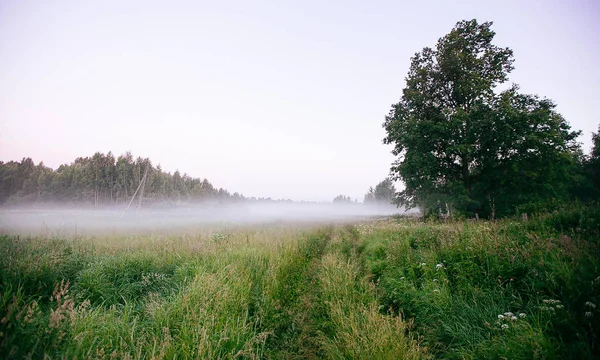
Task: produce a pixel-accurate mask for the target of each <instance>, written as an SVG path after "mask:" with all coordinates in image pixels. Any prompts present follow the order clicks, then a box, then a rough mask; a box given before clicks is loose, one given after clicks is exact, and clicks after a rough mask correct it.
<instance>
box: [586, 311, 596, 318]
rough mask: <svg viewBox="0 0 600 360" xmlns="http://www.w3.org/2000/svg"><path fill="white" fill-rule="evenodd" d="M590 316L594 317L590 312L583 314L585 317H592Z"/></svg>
mask: <svg viewBox="0 0 600 360" xmlns="http://www.w3.org/2000/svg"><path fill="white" fill-rule="evenodd" d="M592 316H594V314H592V312H591V311H586V312H585V317H592Z"/></svg>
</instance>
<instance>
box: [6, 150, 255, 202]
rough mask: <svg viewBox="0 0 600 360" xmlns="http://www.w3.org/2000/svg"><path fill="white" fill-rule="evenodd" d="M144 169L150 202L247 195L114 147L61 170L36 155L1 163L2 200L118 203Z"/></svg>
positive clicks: (127, 196)
mask: <svg viewBox="0 0 600 360" xmlns="http://www.w3.org/2000/svg"><path fill="white" fill-rule="evenodd" d="M146 172H147V174H146ZM145 174H146V181H144V182H143V183H144V189H143V196H140V197H139V198H143V201H144V203H147V204H152V203H175V202H179V201H198V200H203V201H213V202H222V201H238V200H243V199H245V198H244V196H243V195H241V194H238V193H233V194H230V193H229V192H228V191H227V190H225V189H223V188H216V187H214V186H213V185H212V184H211V183H210V182H209V181H208V180H207V179H200V178H193V177H190V176H188V175H186V174H183V175H181V174H180V172H179V171H175V172H174V173H173V174H171V173H169V172H164V171H163V170H162V169H161V167H160V165H158V166H156V167H155V166H153V165H152V162H151V161H150V159H148V158H141V157H138V158H136V159H134V157H133V155H132V154H131V153H129V152H128V153H126V154H124V155H121V156H119V157H117V158H115V156H114V155H113V154H112V153H110V152H109V153H108V154H102V153H100V152H97V153H95V154H94V155H93V156H91V157H79V158H77V159H75V161H73V162H72V163H71V164H70V165H68V164H64V165H61V166H60V167H58V169H56V170H53V169H51V168H49V167H47V166H45V165H44V163H43V162H40V163H39V164H38V165H36V164H35V163H34V162H33V160H32V159H31V158H25V159H23V160H22V161H9V162H7V163H4V162H0V204H8V205H11V204H32V203H49V202H53V203H57V202H61V203H72V204H83V205H93V206H99V205H111V204H116V205H119V204H123V203H127V202H129V201H130V200H131V198H132V197H133V195H134V194H135V192H136V190H138V187H140V185H141V184H142V179H143V178H144V175H145ZM138 191H142V189H139V190H138Z"/></svg>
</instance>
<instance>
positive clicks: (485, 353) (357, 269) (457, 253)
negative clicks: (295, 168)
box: [0, 209, 600, 359]
mask: <svg viewBox="0 0 600 360" xmlns="http://www.w3.org/2000/svg"><path fill="white" fill-rule="evenodd" d="M599 219H600V216H598V212H597V211H596V210H595V209H573V210H569V211H561V212H556V213H553V214H548V215H541V216H538V217H536V218H534V219H533V220H530V221H528V222H521V221H516V220H504V221H499V222H447V223H438V222H427V223H422V222H419V221H418V220H415V219H386V220H378V221H366V222H362V223H357V224H355V225H345V224H340V225H332V226H326V227H323V226H318V227H315V226H296V225H285V224H272V225H269V226H253V227H245V228H239V227H227V228H205V229H200V230H197V231H194V232H187V233H179V234H168V233H163V234H154V235H148V234H146V235H130V236H108V237H79V238H68V239H57V238H52V237H49V238H45V237H40V238H23V237H17V236H10V235H5V236H1V237H0V253H1V254H2V256H0V355H1V357H3V358H80V359H81V358H86V359H87V358H91V359H94V358H95V359H127V358H130V359H141V358H144V359H174V358H179V359H193V358H211V359H213V358H214V359H235V358H244V359H258V358H273V359H280V358H287V359H313V358H314V359H316V358H329V359H373V358H381V359H398V358H407V359H416V358H444V359H482V358H490V359H493V358H498V359H501V358H511V359H531V358H540V359H542V358H558V357H561V358H573V359H575V358H577V359H580V358H594V357H598V356H600V350H599V344H598V335H597V334H598V333H599V332H600V323H599V319H600V307H598V306H600V263H599V261H598V259H599V258H600V245H599V243H598V238H599V236H600V231H599V229H600V227H598V226H597V225H598V220H599Z"/></svg>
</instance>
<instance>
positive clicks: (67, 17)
mask: <svg viewBox="0 0 600 360" xmlns="http://www.w3.org/2000/svg"><path fill="white" fill-rule="evenodd" d="M472 18H477V19H478V20H479V21H489V20H491V21H494V27H493V28H494V30H496V32H497V36H496V41H495V42H496V44H498V45H500V46H508V47H511V48H512V49H513V50H514V54H515V58H516V62H515V66H516V69H515V71H514V72H513V74H512V76H511V81H512V82H516V83H518V84H520V85H521V90H522V91H523V92H527V93H536V94H540V95H543V96H547V97H548V98H550V99H553V100H554V101H556V102H557V103H558V110H559V111H560V112H561V113H562V114H563V115H564V116H565V117H566V119H567V120H568V121H569V122H570V123H571V125H572V126H573V128H575V129H580V130H583V136H582V138H581V139H580V140H581V141H582V142H583V143H584V147H585V149H586V150H588V149H589V146H590V136H591V132H592V131H596V130H597V128H598V124H599V123H600V115H598V108H597V106H598V101H599V99H600V70H598V67H599V66H600V49H599V46H598V44H599V43H600V39H599V31H600V2H599V1H595V0H588V1H481V0H477V1H438V2H432V1H412V2H408V1H398V0H396V1H306V0H303V1H295V2H289V1H272V2H265V1H210V2H208V1H156V2H155V1H146V0H144V1H124V0H120V1H107V0H102V1H99V0H96V1H83V0H72V1H51V0H48V1H41V0H40V1H27V0H19V1H16V0H15V1H10V0H0V160H4V161H7V160H20V159H21V158H23V157H31V158H33V160H34V161H35V162H39V161H41V160H43V161H44V163H45V164H46V165H48V166H51V167H54V168H56V167H57V166H58V165H60V164H61V163H65V162H71V161H72V160H74V159H75V158H76V157H78V156H89V155H92V154H93V153H94V152H96V151H102V152H108V151H112V152H113V153H114V154H115V155H119V154H122V153H124V152H125V151H128V150H129V151H131V152H132V153H133V155H134V156H143V157H150V158H151V159H152V160H153V162H154V163H155V164H157V163H160V164H161V165H162V167H163V169H165V170H167V171H174V170H176V169H179V170H180V171H181V172H182V173H183V172H186V173H188V174H189V175H191V176H194V177H202V178H208V179H209V181H211V182H212V183H213V184H214V185H215V186H219V187H224V188H226V189H228V190H230V191H231V192H234V191H238V192H242V193H243V194H245V195H246V196H258V197H261V196H264V197H267V196H270V197H274V198H292V199H295V200H331V199H332V198H333V197H334V196H335V195H338V194H346V195H350V196H351V197H353V198H358V199H359V200H362V197H363V195H364V193H365V192H366V191H367V189H368V187H369V186H371V185H375V184H376V183H377V182H378V181H380V180H382V179H383V178H384V177H385V176H386V175H387V173H388V169H389V166H390V164H391V162H392V161H393V159H394V158H393V156H392V155H391V154H390V147H388V146H384V145H382V138H383V137H384V135H385V134H384V130H383V129H382V128H381V124H382V122H383V120H384V116H385V115H386V114H387V113H388V111H389V109H390V106H391V104H392V103H395V102H397V101H398V99H399V98H400V95H401V90H402V88H403V87H404V77H405V76H406V74H407V72H408V66H409V58H410V57H411V56H412V55H413V54H414V53H415V52H417V51H420V50H421V49H422V48H423V47H424V46H433V45H435V42H436V41H437V39H438V38H439V37H441V36H443V35H445V34H446V33H448V32H449V31H450V30H451V28H452V26H453V25H454V24H455V23H456V22H457V21H459V20H462V19H472Z"/></svg>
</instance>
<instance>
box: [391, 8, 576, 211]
mask: <svg viewBox="0 0 600 360" xmlns="http://www.w3.org/2000/svg"><path fill="white" fill-rule="evenodd" d="M491 25H492V23H491V22H485V23H482V24H479V23H478V22H477V21H476V20H471V21H461V22H459V23H457V24H456V26H455V27H454V29H452V31H451V32H450V33H449V34H447V35H446V36H444V37H443V38H441V39H439V41H438V43H437V46H436V48H435V49H432V48H424V49H423V50H422V51H421V52H420V53H417V54H415V56H414V57H413V58H412V61H411V66H410V70H409V73H408V76H407V81H406V87H405V88H404V90H403V95H402V98H401V100H400V102H398V103H397V104H395V105H393V107H392V109H391V111H390V113H389V115H388V116H387V117H386V121H385V123H384V127H385V129H386V131H387V136H386V138H385V139H384V142H385V143H387V144H393V145H394V150H393V154H394V155H396V156H398V160H397V161H396V162H395V163H394V165H393V167H392V169H391V171H392V173H393V175H394V177H395V179H401V180H403V181H404V183H405V185H406V189H405V190H404V191H402V192H401V193H400V200H401V202H402V204H404V205H406V206H409V207H415V206H419V207H421V208H422V209H423V210H424V211H425V212H426V213H427V212H430V211H436V210H437V209H438V208H439V207H444V205H445V204H446V203H447V204H450V207H451V208H452V209H454V210H459V211H460V212H463V213H466V214H470V215H472V214H474V213H479V214H481V215H483V216H489V217H497V216H506V215H510V214H513V213H515V211H516V207H517V206H519V205H521V204H525V203H534V202H538V201H541V200H545V199H547V198H549V197H550V198H557V199H565V198H567V197H568V195H569V190H570V187H569V184H570V183H571V182H572V180H573V179H572V174H573V171H574V170H575V169H577V168H578V167H577V161H576V160H577V151H578V149H579V148H578V144H577V143H576V141H575V140H576V138H577V136H578V135H579V134H580V132H573V131H570V127H569V125H568V123H567V122H566V121H565V119H564V118H563V117H562V116H561V115H560V114H558V113H557V112H556V111H555V107H556V105H555V104H554V103H552V102H551V101H550V100H547V99H540V98H539V97H537V96H532V95H524V94H520V93H518V87H517V86H512V87H511V88H510V89H508V90H506V91H503V92H501V93H499V94H498V93H496V92H495V91H494V90H495V88H496V87H497V86H498V85H500V84H502V83H504V82H505V81H507V80H508V74H509V73H510V72H511V71H512V69H513V66H512V64H513V53H512V50H510V49H508V48H500V47H498V46H496V45H494V44H493V43H492V40H493V38H494V35H495V33H494V31H492V30H491Z"/></svg>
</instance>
